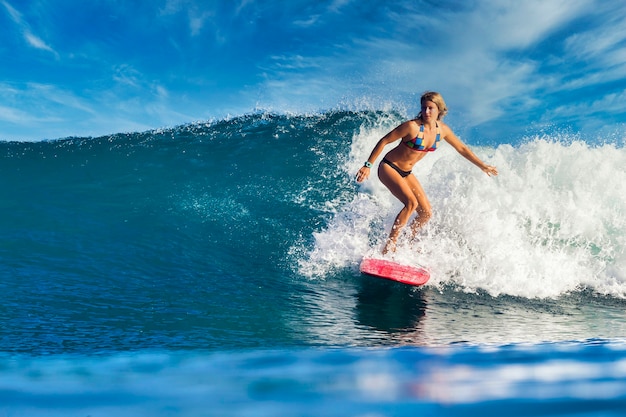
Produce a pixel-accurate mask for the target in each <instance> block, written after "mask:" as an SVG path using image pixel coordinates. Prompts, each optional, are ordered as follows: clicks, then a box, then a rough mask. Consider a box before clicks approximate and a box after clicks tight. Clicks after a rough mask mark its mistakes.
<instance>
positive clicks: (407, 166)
mask: <svg viewBox="0 0 626 417" xmlns="http://www.w3.org/2000/svg"><path fill="white" fill-rule="evenodd" d="M407 123H410V124H411V131H410V132H409V134H408V135H406V136H404V137H403V138H402V139H401V141H400V143H398V145H397V146H396V147H395V148H393V149H392V150H390V151H389V152H387V154H386V155H385V158H386V159H387V160H388V161H390V162H393V163H394V164H395V165H396V166H398V168H400V169H402V170H405V171H410V170H411V169H412V168H413V166H414V165H415V164H416V163H417V162H419V161H420V160H422V158H424V157H425V156H426V154H427V153H428V152H429V151H432V150H434V148H433V146H436V144H437V143H436V142H437V135H438V134H439V136H440V138H439V139H443V138H442V137H441V136H442V134H441V126H440V125H441V122H438V128H436V129H435V128H434V129H432V130H427V129H424V131H423V140H422V145H423V147H424V148H425V149H424V150H416V149H415V148H411V147H409V146H407V145H406V142H411V141H414V140H415V138H416V137H417V136H418V135H419V134H420V127H421V126H422V122H421V121H420V120H411V121H409V122H407ZM438 132H439V133H438Z"/></svg>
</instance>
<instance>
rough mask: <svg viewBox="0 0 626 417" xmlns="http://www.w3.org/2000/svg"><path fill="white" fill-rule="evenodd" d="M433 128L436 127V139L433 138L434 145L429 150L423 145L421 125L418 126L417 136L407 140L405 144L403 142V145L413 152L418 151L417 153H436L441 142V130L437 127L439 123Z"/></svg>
mask: <svg viewBox="0 0 626 417" xmlns="http://www.w3.org/2000/svg"><path fill="white" fill-rule="evenodd" d="M435 126H436V127H437V137H435V143H433V146H431V147H430V148H426V147H425V146H424V145H423V143H424V125H423V124H422V125H421V126H420V131H419V133H418V134H417V136H416V137H415V138H414V139H411V140H407V141H406V142H404V144H405V145H406V146H408V147H409V148H411V149H413V150H414V151H418V152H434V151H436V150H437V145H438V144H439V142H440V141H441V128H440V127H439V123H436V124H435Z"/></svg>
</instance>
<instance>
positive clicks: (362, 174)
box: [356, 166, 370, 182]
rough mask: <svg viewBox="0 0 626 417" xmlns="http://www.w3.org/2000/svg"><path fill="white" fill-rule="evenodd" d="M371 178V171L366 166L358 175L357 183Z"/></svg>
mask: <svg viewBox="0 0 626 417" xmlns="http://www.w3.org/2000/svg"><path fill="white" fill-rule="evenodd" d="M369 176H370V169H369V168H368V167H366V166H362V167H361V169H359V171H358V172H357V173H356V182H363V181H365V180H366V179H367V178H368V177H369Z"/></svg>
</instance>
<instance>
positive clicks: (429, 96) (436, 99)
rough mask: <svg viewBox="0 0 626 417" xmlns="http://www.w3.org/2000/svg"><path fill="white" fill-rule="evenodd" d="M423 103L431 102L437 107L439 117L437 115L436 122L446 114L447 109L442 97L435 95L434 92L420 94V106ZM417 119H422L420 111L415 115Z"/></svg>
mask: <svg viewBox="0 0 626 417" xmlns="http://www.w3.org/2000/svg"><path fill="white" fill-rule="evenodd" d="M425 101H432V102H433V103H435V104H436V105H437V108H438V109H439V115H437V120H441V119H443V116H445V115H446V114H448V107H447V106H446V102H445V101H443V97H442V96H441V94H439V93H437V92H436V91H427V92H425V93H424V94H422V98H421V99H420V105H422V104H424V102H425ZM417 118H418V119H421V118H422V112H421V111H420V112H419V114H418V115H417Z"/></svg>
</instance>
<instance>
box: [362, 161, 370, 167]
mask: <svg viewBox="0 0 626 417" xmlns="http://www.w3.org/2000/svg"><path fill="white" fill-rule="evenodd" d="M363 166H364V167H367V168H371V167H372V163H371V162H370V161H365V164H363Z"/></svg>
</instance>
